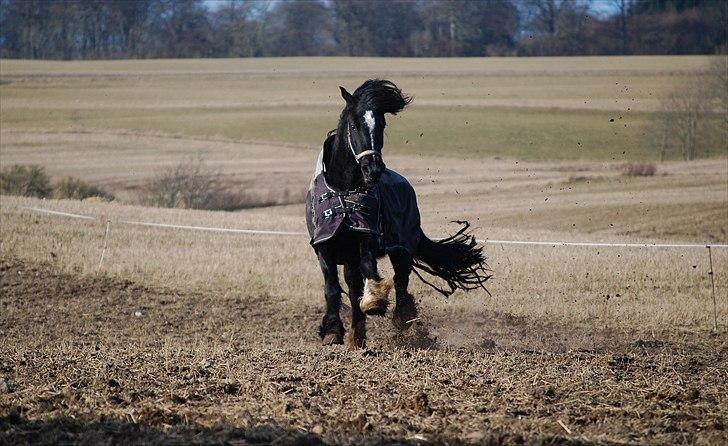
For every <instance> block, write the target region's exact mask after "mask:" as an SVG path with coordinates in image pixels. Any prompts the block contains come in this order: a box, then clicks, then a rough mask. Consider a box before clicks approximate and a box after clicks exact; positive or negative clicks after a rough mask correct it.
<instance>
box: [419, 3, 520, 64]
mask: <svg viewBox="0 0 728 446" xmlns="http://www.w3.org/2000/svg"><path fill="white" fill-rule="evenodd" d="M423 16H424V20H425V27H426V30H427V37H428V39H426V40H425V41H424V42H423V46H425V48H424V50H423V52H424V53H425V54H427V55H431V56H487V55H489V54H504V53H506V54H507V53H508V52H510V51H511V50H512V49H513V48H514V47H515V43H516V36H517V33H518V29H519V13H518V9H517V8H516V6H515V4H514V3H513V2H512V1H510V0H493V1H488V2H470V1H448V0H433V1H429V2H427V3H426V6H425V8H424V11H423Z"/></svg>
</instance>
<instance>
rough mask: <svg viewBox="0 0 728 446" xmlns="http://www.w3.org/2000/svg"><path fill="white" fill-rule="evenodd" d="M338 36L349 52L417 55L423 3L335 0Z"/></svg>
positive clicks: (342, 48) (344, 50)
mask: <svg viewBox="0 0 728 446" xmlns="http://www.w3.org/2000/svg"><path fill="white" fill-rule="evenodd" d="M331 7H332V12H333V20H334V39H335V41H336V44H337V46H338V48H339V50H338V51H337V53H338V54H341V55H346V56H414V55H416V51H415V46H414V42H415V36H416V34H417V32H419V31H420V30H421V29H422V20H421V17H420V7H419V4H418V3H417V2H413V1H406V0H391V1H390V0H387V1H385V0H372V1H369V2H362V1H357V0H332V2H331Z"/></svg>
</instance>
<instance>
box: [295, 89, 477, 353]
mask: <svg viewBox="0 0 728 446" xmlns="http://www.w3.org/2000/svg"><path fill="white" fill-rule="evenodd" d="M340 89H341V95H342V97H343V98H344V100H345V101H346V106H345V107H344V110H343V111H342V113H341V117H340V119H339V125H338V126H337V128H336V130H333V131H331V132H329V136H328V138H327V139H326V141H325V142H324V147H323V150H322V152H321V155H320V156H319V160H318V163H317V168H316V173H315V174H314V178H313V180H312V181H311V187H310V189H309V192H308V195H307V197H306V223H307V226H308V230H309V234H310V235H311V244H312V246H313V248H314V250H315V252H316V255H317V257H318V261H319V264H320V266H321V271H322V272H323V275H324V281H325V297H326V314H325V315H324V317H323V320H322V322H321V327H320V329H319V334H320V336H321V339H322V341H323V343H324V344H325V345H329V344H342V343H343V342H344V333H345V330H344V326H343V324H342V322H341V318H340V315H339V311H340V308H341V293H342V289H341V285H340V284H339V277H338V270H337V265H343V266H344V279H345V280H346V284H347V285H348V288H349V292H348V295H349V299H350V301H351V313H352V314H351V318H352V322H351V325H352V326H351V328H352V330H351V331H350V332H349V335H348V336H347V341H348V344H349V346H350V347H352V348H358V347H363V346H364V341H365V338H366V325H365V323H366V315H367V314H369V315H384V313H385V312H386V309H387V304H388V299H387V295H388V294H389V291H390V290H391V288H392V283H391V282H390V281H388V280H384V279H382V277H381V276H380V275H379V272H378V270H377V258H379V257H383V256H385V255H387V256H389V259H390V261H391V262H392V266H393V268H394V288H395V292H396V306H395V309H394V314H393V318H392V320H393V322H394V325H395V326H396V327H397V328H398V329H401V330H405V329H407V328H408V327H409V326H410V325H411V322H412V320H413V319H415V318H416V316H417V308H416V305H415V302H414V298H413V297H412V295H411V294H409V293H408V291H407V286H408V283H409V276H410V273H411V272H412V271H413V267H414V268H416V269H414V271H415V273H416V274H417V275H418V277H420V279H422V280H423V281H424V282H425V283H427V284H428V285H430V286H432V287H433V288H434V289H436V290H437V291H439V292H440V293H442V294H443V295H445V296H448V295H450V294H451V293H452V292H454V291H455V289H463V290H471V289H475V288H478V287H482V288H485V286H484V284H485V282H486V281H487V280H488V279H489V278H490V275H488V274H487V273H488V269H487V266H486V264H485V257H484V255H483V252H482V247H480V246H478V245H477V243H476V241H475V238H474V237H473V236H472V235H470V234H469V233H468V232H467V229H468V227H469V225H468V223H467V222H457V223H461V224H462V225H463V226H462V227H461V229H460V230H459V231H458V232H457V233H455V234H454V235H452V236H450V237H447V238H445V239H442V240H438V241H433V240H430V239H429V238H427V237H426V236H425V234H424V233H423V232H422V229H421V228H420V215H419V210H418V208H417V201H416V196H415V192H414V189H413V188H412V186H411V185H410V184H409V182H407V180H406V179H405V178H404V177H402V176H401V175H399V174H398V173H396V172H394V171H392V170H390V169H387V168H386V166H385V164H384V160H383V159H382V147H383V145H384V128H385V125H386V121H385V118H384V115H385V114H386V113H391V114H393V115H394V114H396V113H398V112H400V111H402V110H403V109H404V108H405V106H407V104H409V103H410V102H411V98H410V97H408V96H406V95H404V94H403V93H402V91H401V90H400V89H399V88H397V86H396V85H394V84H393V83H392V82H390V81H387V80H368V81H366V82H364V83H363V84H362V85H361V86H360V87H359V88H357V89H356V91H354V94H350V93H349V92H348V91H346V89H344V88H343V87H340ZM417 269H419V270H422V271H424V272H426V273H428V274H431V275H433V276H437V277H439V278H441V279H443V280H444V282H445V283H446V284H447V287H445V288H440V287H438V286H436V285H434V284H432V283H430V282H428V281H427V280H425V279H424V278H423V277H422V275H421V274H420V273H419V272H418V271H417Z"/></svg>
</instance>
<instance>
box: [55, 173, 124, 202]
mask: <svg viewBox="0 0 728 446" xmlns="http://www.w3.org/2000/svg"><path fill="white" fill-rule="evenodd" d="M53 196H54V197H55V198H59V199H72V200H84V199H86V198H90V197H99V198H103V199H104V200H113V199H114V197H113V196H112V195H111V194H109V193H108V192H106V191H105V190H103V189H101V188H100V187H98V186H93V185H90V184H87V183H85V182H84V181H82V180H80V179H78V178H73V177H67V178H64V179H62V180H61V181H60V182H59V183H58V184H56V190H55V192H54V194H53Z"/></svg>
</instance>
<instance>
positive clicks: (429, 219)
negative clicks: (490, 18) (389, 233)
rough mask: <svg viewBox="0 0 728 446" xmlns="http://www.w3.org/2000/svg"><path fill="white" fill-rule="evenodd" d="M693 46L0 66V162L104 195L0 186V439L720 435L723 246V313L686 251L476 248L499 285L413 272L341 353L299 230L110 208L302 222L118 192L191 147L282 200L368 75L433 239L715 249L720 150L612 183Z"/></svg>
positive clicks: (522, 439)
mask: <svg viewBox="0 0 728 446" xmlns="http://www.w3.org/2000/svg"><path fill="white" fill-rule="evenodd" d="M707 61H708V58H703V57H637V58H573V59H570V58H554V59H498V58H494V59H486V60H481V59H454V60H450V59H449V60H439V59H427V60H417V59H414V60H399V59H384V60H383V59H256V60H215V61H200V60H183V61H118V62H31V61H7V60H3V61H2V62H0V80H2V84H0V99H1V101H0V112H1V113H0V126H1V129H0V165H1V167H5V166H8V165H10V164H14V163H21V164H40V165H43V166H45V167H46V169H47V171H48V172H49V173H50V174H51V176H52V177H53V178H54V179H59V178H61V177H65V176H68V175H72V176H76V177H79V178H82V179H84V180H86V181H88V182H90V183H94V184H99V185H102V186H104V187H106V188H107V189H109V190H110V191H111V192H113V193H114V194H115V195H116V196H117V200H116V201H114V202H111V203H106V202H101V201H98V200H93V199H92V200H86V201H73V200H51V199H46V200H40V199H35V198H23V197H11V196H1V197H0V339H2V340H3V342H0V443H10V444H17V443H28V444H44V443H47V444H55V443H58V442H66V443H87V444H89V443H108V442H111V443H114V442H137V443H174V442H178V443H180V442H181V443H227V444H442V443H448V444H515V443H519V444H599V445H612V444H635V443H639V444H676V443H686V444H704V445H712V444H724V443H725V442H726V440H728V434H727V433H726V432H727V431H726V423H727V420H728V411H727V410H726V409H725V408H726V407H728V405H726V402H728V390H727V389H726V387H725V382H726V379H728V375H727V374H726V370H728V360H727V359H726V358H728V343H727V341H726V339H727V337H726V326H727V324H728V297H727V296H728V274H726V271H728V249H713V250H712V262H713V272H714V274H713V277H712V278H713V279H714V281H715V296H716V307H715V308H716V314H717V319H718V325H719V327H718V330H717V331H713V330H712V327H713V318H714V313H713V311H714V307H713V300H712V294H711V290H712V288H711V276H710V274H709V273H710V263H709V258H708V250H707V249H705V248H673V249H668V248H602V247H563V246H513V245H494V244H488V245H486V246H485V252H486V254H487V256H488V258H489V265H490V267H491V268H492V270H493V272H494V276H495V277H494V279H493V280H492V281H491V282H490V285H489V291H490V293H491V295H490V296H489V295H488V294H487V293H485V292H484V291H478V292H471V293H461V292H458V293H456V294H455V295H453V296H451V297H450V298H449V299H448V300H444V299H442V298H441V297H440V296H438V295H437V294H436V293H434V292H433V291H432V290H431V289H429V288H427V287H426V286H424V285H422V284H421V283H419V281H418V280H417V279H416V278H413V280H412V286H411V288H412V291H413V293H414V294H415V295H416V296H417V299H418V302H419V304H418V305H419V309H420V318H421V319H420V320H419V321H417V322H416V323H415V324H414V327H413V328H411V329H410V330H409V331H407V332H405V333H404V334H400V333H399V332H397V331H396V330H395V329H394V328H393V327H392V324H391V321H390V320H389V318H388V316H387V317H385V318H369V322H368V324H369V343H368V345H367V348H366V349H363V350H361V351H347V350H346V349H344V348H343V347H327V348H323V347H321V346H320V345H319V342H320V340H319V338H318V336H317V328H318V323H319V321H320V318H321V315H322V311H323V298H322V279H321V275H320V272H319V271H318V266H317V264H316V261H315V258H314V255H313V251H312V250H311V248H310V247H309V246H308V243H307V237H306V236H304V235H300V236H296V235H290V236H270V235H245V234H228V233H217V232H202V231H189V230H179V229H178V230H175V229H161V228H152V227H144V226H136V225H130V224H128V223H124V222H125V221H128V220H135V221H149V222H160V223H171V224H181V225H195V226H207V227H222V228H247V229H273V230H282V231H294V232H299V231H304V223H303V216H302V205H301V204H292V205H282V206H272V207H265V208H256V209H248V210H244V211H240V212H234V213H226V212H209V211H190V210H182V209H156V208H148V207H143V206H140V205H139V204H138V197H137V194H138V190H139V188H140V187H141V186H142V185H144V184H145V183H146V182H147V181H149V179H150V178H153V177H154V176H155V175H157V174H158V173H159V172H160V170H162V169H163V168H165V167H168V166H172V165H174V164H176V163H178V162H179V161H181V160H183V159H186V158H189V157H190V156H195V155H197V154H203V156H204V157H205V159H206V160H207V163H208V165H209V166H210V167H211V168H215V169H218V170H219V171H220V172H221V174H222V175H223V176H224V177H225V179H226V180H229V181H230V182H231V183H232V184H236V185H238V186H239V187H240V188H241V189H244V190H246V191H253V192H255V193H257V194H260V195H261V196H265V195H266V194H272V193H279V192H280V191H281V190H282V189H283V190H286V191H290V193H291V194H292V195H294V196H295V195H296V194H301V193H302V192H303V190H304V189H305V188H306V186H307V184H308V180H309V178H310V175H311V172H312V169H313V162H314V160H315V157H316V155H317V151H318V147H319V146H320V143H321V140H322V138H323V136H324V135H325V133H326V131H327V130H328V129H330V128H332V127H333V126H334V125H335V122H336V118H337V115H338V113H339V110H340V102H341V100H340V98H339V97H338V90H337V86H338V85H340V84H343V85H345V86H347V87H350V88H351V89H353V88H355V87H356V85H358V83H359V82H361V80H362V79H364V78H367V77H374V76H382V77H385V76H386V77H391V78H392V79H393V80H395V81H396V82H397V83H398V84H400V85H401V86H402V87H403V88H404V89H405V90H406V91H408V92H410V93H412V94H413V95H414V96H415V102H414V104H413V105H412V108H411V109H409V110H407V111H405V112H404V113H403V114H402V115H401V116H399V117H396V118H391V119H388V123H389V130H388V134H387V139H386V149H385V159H386V162H387V165H388V166H389V167H390V168H393V169H395V170H397V171H399V172H401V173H403V174H404V175H405V176H406V177H407V178H408V179H409V180H410V181H411V182H412V184H413V185H414V187H415V189H416V192H417V194H418V203H419V206H420V209H421V212H422V220H423V228H424V230H425V232H426V233H428V234H429V235H431V236H433V237H436V236H442V235H444V234H446V233H448V232H449V231H452V230H453V229H454V228H453V226H454V225H452V224H450V223H449V222H450V221H451V220H457V219H468V220H470V221H471V222H472V223H473V226H474V231H475V234H476V235H477V236H478V237H479V238H481V239H486V238H487V239H491V240H503V239H506V240H507V239H516V240H557V241H558V240H573V241H623V242H688V243H697V244H701V243H727V242H728V181H727V180H726V179H727V178H728V159H726V157H715V158H711V159H705V160H700V161H694V162H690V163H685V162H678V161H667V162H663V163H655V165H656V168H657V172H656V174H655V175H653V176H647V177H630V176H625V175H623V173H622V167H623V164H624V163H625V162H626V161H635V160H651V159H655V158H656V157H655V154H654V152H653V151H652V149H650V148H649V147H650V146H649V145H646V144H645V143H644V141H645V139H644V138H647V136H646V135H643V134H642V133H643V132H644V129H645V127H646V126H647V122H648V114H649V112H650V111H651V110H654V109H655V107H656V106H657V102H656V100H655V99H654V96H655V95H657V94H659V93H660V92H662V91H666V89H668V88H670V85H671V84H673V83H675V82H680V80H681V79H683V78H685V77H686V76H694V75H696V74H695V73H696V71H697V72H699V70H700V69H701V67H703V66H705V65H706V64H707ZM633 99H634V101H633ZM585 101H586V104H585V103H584V102H585ZM615 101H616V102H615ZM628 107H629V108H630V110H629V111H627V110H626V109H627V108H628ZM620 116H621V117H622V119H620ZM611 118H614V119H615V122H614V123H610V122H609V119H611ZM625 124H626V127H625ZM29 207H36V208H45V209H50V210H57V211H65V212H72V213H78V214H82V215H88V216H93V217H94V218H93V219H90V220H77V219H71V218H67V217H60V216H52V215H46V214H40V213H37V212H33V211H31V210H29V209H28V208H29ZM107 222H108V227H109V232H108V238H106V237H105V234H106V228H107ZM104 246H106V249H105V250H104ZM102 253H103V262H101V263H100V260H101V257H102ZM387 263H388V262H386V261H385V262H382V270H383V272H384V273H385V275H391V274H392V271H391V268H390V267H389V266H388V265H387ZM345 313H346V312H345ZM345 317H346V316H345Z"/></svg>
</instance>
